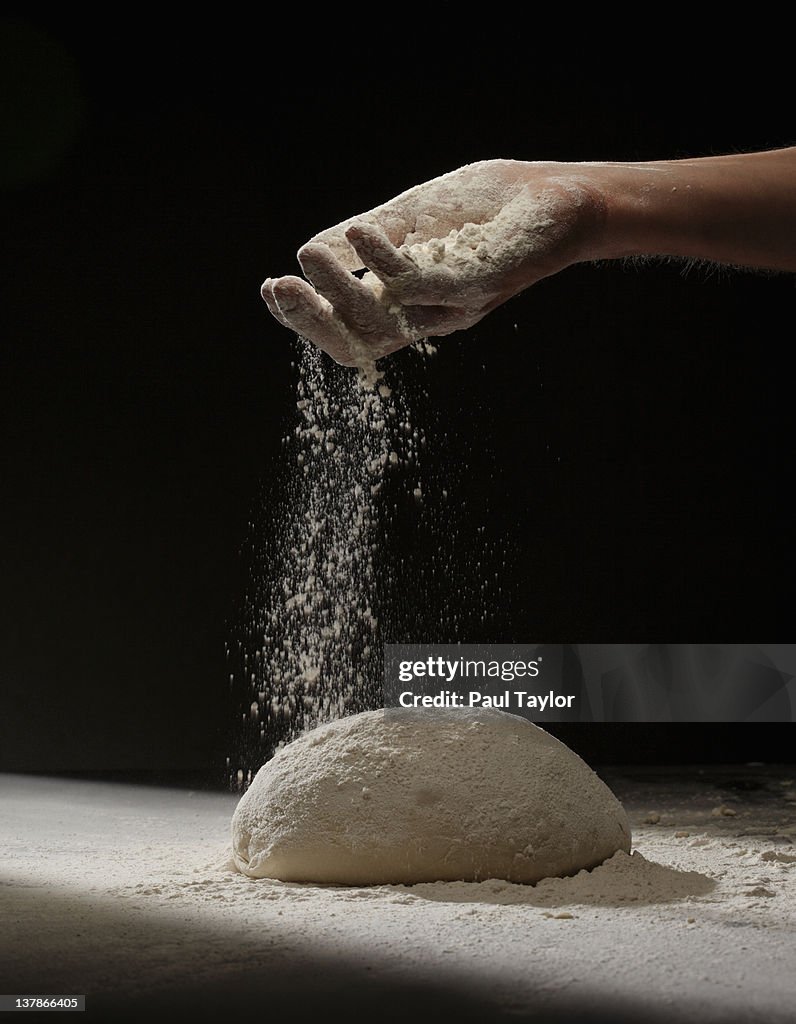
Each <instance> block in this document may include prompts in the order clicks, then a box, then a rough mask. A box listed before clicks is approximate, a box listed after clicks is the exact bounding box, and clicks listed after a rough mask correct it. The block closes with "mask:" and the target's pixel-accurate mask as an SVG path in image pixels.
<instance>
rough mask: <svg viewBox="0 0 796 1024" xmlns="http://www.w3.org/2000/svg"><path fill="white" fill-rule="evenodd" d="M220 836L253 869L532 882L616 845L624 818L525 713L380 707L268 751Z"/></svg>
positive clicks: (291, 876) (343, 876)
mask: <svg viewBox="0 0 796 1024" xmlns="http://www.w3.org/2000/svg"><path fill="white" fill-rule="evenodd" d="M232 841H233V853H234V858H235V863H236V865H237V867H238V869H239V870H240V871H242V872H244V873H245V874H247V875H250V876H251V877H254V878H277V879H282V880H283V881H295V882H320V883H338V884H344V885H379V884H389V883H405V884H412V883H415V882H434V881H456V880H461V881H482V880H484V879H487V878H502V879H506V880H508V881H511V882H531V883H532V882H537V881H539V880H540V879H542V878H546V877H549V876H565V875H573V874H575V873H576V872H578V871H580V870H581V869H583V868H593V867H596V866H597V865H598V864H601V863H602V862H603V861H605V860H606V859H607V858H608V857H610V856H612V855H613V854H614V853H616V851H617V850H623V851H625V852H629V851H630V827H629V825H628V821H627V817H626V815H625V812H624V810H623V808H622V806H621V804H620V803H619V801H618V800H617V799H616V797H615V796H614V795H613V793H611V791H610V790H609V789H608V787H607V786H606V785H605V784H604V783H603V782H602V781H601V780H600V779H599V778H598V777H597V776H596V775H595V774H594V772H593V771H591V769H590V768H589V767H588V766H587V765H586V764H585V763H584V762H583V761H582V760H581V759H580V758H579V757H578V756H577V754H575V753H573V751H571V750H570V749H569V748H568V747H566V746H564V744H563V743H560V742H559V741H558V740H557V739H555V738H554V737H552V736H550V735H549V734H548V733H546V732H544V730H542V729H540V728H538V727H537V726H535V725H532V724H531V723H530V722H528V721H526V720H525V719H522V718H519V717H517V716H515V715H509V714H506V713H504V712H501V711H494V710H482V709H455V710H447V711H446V710H438V709H430V710H417V709H400V710H399V709H389V710H382V711H366V712H363V713H361V714H358V715H352V716H351V717H349V718H344V719H341V720H339V721H336V722H330V723H329V724H327V725H323V726H320V727H319V728H317V729H315V730H313V731H312V732H310V733H307V734H306V735H304V736H302V737H301V738H300V739H298V740H296V741H294V742H293V743H290V744H289V745H288V746H286V747H283V748H282V749H281V750H280V751H278V753H277V754H276V756H275V757H274V758H273V759H272V760H271V761H269V762H268V763H267V764H266V765H264V767H263V768H261V769H260V771H259V773H258V774H257V776H256V777H255V779H254V782H253V783H252V785H251V787H250V788H249V790H248V791H247V792H246V794H245V795H244V796H243V798H242V799H241V801H240V803H239V804H238V807H237V809H236V810H235V814H234V816H233V820H232Z"/></svg>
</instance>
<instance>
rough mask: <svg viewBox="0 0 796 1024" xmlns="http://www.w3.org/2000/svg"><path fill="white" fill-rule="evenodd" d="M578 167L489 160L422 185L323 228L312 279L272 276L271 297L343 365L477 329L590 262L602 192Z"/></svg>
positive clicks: (308, 249)
mask: <svg viewBox="0 0 796 1024" xmlns="http://www.w3.org/2000/svg"><path fill="white" fill-rule="evenodd" d="M576 169H577V165H571V164H570V165H567V164H538V163H524V162H521V161H515V160H486V161H482V162H480V163H475V164H469V165H467V166H466V167H462V168H460V169H459V170H457V171H453V172H452V173H451V174H446V175H444V176H443V177H441V178H435V179H434V180H433V181H429V182H427V183H425V184H423V185H418V186H416V187H415V188H412V189H410V190H409V191H408V192H404V193H402V194H401V195H399V196H397V197H396V198H395V199H392V200H391V201H390V202H388V203H385V204H384V205H383V206H378V207H376V208H375V209H373V210H370V211H369V212H367V213H363V214H361V215H360V216H358V217H352V218H350V219H349V220H346V221H343V223H341V224H338V225H336V226H335V227H333V228H329V229H327V230H326V231H322V232H321V233H320V234H318V235H315V237H314V238H312V239H311V240H310V241H309V242H307V243H306V245H304V246H302V248H301V249H300V250H299V253H298V259H299V262H300V264H301V268H302V270H303V271H304V274H305V275H306V277H307V279H308V280H309V282H310V283H309V284H308V283H307V281H305V280H303V279H302V278H300V277H293V276H289V277H280V278H269V279H268V280H266V282H265V283H264V284H263V287H262V295H263V298H264V299H265V302H266V303H267V305H268V308H269V310H270V311H271V313H273V315H274V316H275V317H276V319H277V320H278V321H279V322H280V323H281V324H283V325H284V326H285V327H288V328H289V329H290V330H292V331H295V332H296V333H297V334H300V335H303V336H304V337H306V338H308V339H309V340H310V341H313V342H314V343H315V344H316V345H317V346H318V347H319V348H321V349H323V350H324V351H326V352H328V353H329V355H331V356H332V357H333V358H334V359H336V360H337V361H338V362H339V363H343V364H344V365H346V366H370V367H372V366H373V364H374V363H375V360H376V359H379V358H381V357H382V356H385V355H388V354H389V353H391V352H394V351H396V350H397V349H400V348H403V347H404V346H406V345H410V344H412V343H413V342H415V341H417V340H419V339H421V338H425V337H428V336H430V335H431V336H440V335H446V334H451V333H453V332H454V331H460V330H464V329H466V328H468V327H472V325H473V324H475V323H477V322H478V321H479V320H481V319H482V318H483V317H484V316H486V314H487V313H489V312H490V311H491V310H493V309H494V308H495V307H496V306H499V305H500V304H501V303H503V302H505V301H506V300H507V299H509V298H511V297H512V296H513V295H516V294H517V293H518V292H520V291H522V290H523V289H524V288H527V287H528V286H529V285H531V284H533V283H534V282H535V281H538V280H539V279H541V278H543V277H548V276H549V275H551V274H555V273H556V272H557V271H559V270H562V269H563V268H564V267H566V266H569V265H570V264H572V263H576V262H579V261H580V260H583V259H589V258H592V248H593V246H592V241H593V239H594V238H595V237H596V236H597V234H599V229H600V225H601V221H602V202H601V196H600V193H599V190H597V189H594V188H593V187H591V185H590V183H589V182H588V180H587V179H586V178H583V177H582V176H580V175H578V174H576V173H573V171H574V170H576ZM363 268H367V273H366V274H365V275H364V276H363V277H361V278H360V277H357V276H355V274H354V273H352V271H358V270H362V269H363Z"/></svg>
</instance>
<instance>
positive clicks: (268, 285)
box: [260, 277, 291, 330]
mask: <svg viewBox="0 0 796 1024" xmlns="http://www.w3.org/2000/svg"><path fill="white" fill-rule="evenodd" d="M260 295H262V297H263V300H264V301H265V304H266V306H268V311H269V312H270V314H271V315H272V316H273V317H275V318H276V319H277V320H278V321H279V323H280V324H282V326H283V327H287V329H288V330H291V327H290V324H289V323H288V322H287V320H285V318H284V317H283V316H282V314H281V312H280V311H279V306H278V305H277V303H276V296H275V295H274V282H273V280H272V278H270V277H267V278H266V279H265V281H263V286H262V288H261V289H260Z"/></svg>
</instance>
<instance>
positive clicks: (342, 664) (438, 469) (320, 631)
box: [227, 343, 499, 789]
mask: <svg viewBox="0 0 796 1024" xmlns="http://www.w3.org/2000/svg"><path fill="white" fill-rule="evenodd" d="M435 354H436V353H435V350H434V349H431V350H429V348H427V347H426V346H423V345H418V346H415V348H414V349H413V350H411V351H407V352H405V353H402V354H401V357H392V358H391V359H390V360H388V361H387V363H388V365H387V368H386V372H385V373H384V374H383V375H382V376H381V377H380V379H379V380H378V381H377V382H376V383H375V385H372V384H368V383H366V382H363V379H362V376H361V375H360V374H358V373H357V372H356V371H352V370H350V369H346V368H343V367H339V366H337V365H336V364H334V363H332V361H331V360H329V359H328V357H327V356H325V355H323V354H321V353H320V352H319V351H318V350H317V349H316V348H315V347H314V346H312V345H310V344H309V343H302V348H301V351H300V354H299V358H298V361H297V364H296V365H297V370H298V380H297V385H296V413H295V422H294V424H293V425H292V428H291V429H290V431H289V433H288V434H287V436H285V437H284V438H283V460H282V461H283V467H282V468H283V469H284V473H283V476H284V479H283V480H282V481H281V482H280V483H279V484H278V485H275V486H273V487H272V488H271V489H270V490H269V491H268V492H267V493H265V494H264V495H263V498H262V503H261V508H260V511H259V514H258V515H257V516H256V517H255V518H256V520H257V521H256V522H255V523H254V524H253V530H252V535H251V538H250V543H249V547H250V552H249V561H250V569H249V572H250V583H249V592H248V594H247V596H246V601H245V608H244V612H243V620H244V621H243V624H242V628H240V629H239V630H238V638H237V639H236V640H234V641H233V642H231V643H230V644H229V645H228V650H227V658H228V663H229V684H230V689H231V691H232V694H233V699H234V700H235V701H236V703H237V705H238V707H239V711H238V714H239V718H238V724H237V727H236V733H237V736H238V739H237V749H236V751H235V753H234V754H233V755H232V756H231V757H230V758H228V764H227V770H228V775H229V781H230V784H231V785H232V787H233V788H237V789H245V788H246V787H247V786H248V784H249V782H250V781H251V778H252V777H253V774H254V773H255V772H256V771H257V769H258V768H259V767H260V765H261V764H262V763H263V762H264V761H265V760H267V759H268V758H269V757H270V756H271V755H272V754H273V752H274V750H275V749H276V748H277V747H279V746H281V745H283V744H284V743H286V742H290V741H291V740H293V739H295V738H297V737H298V736H299V735H301V734H302V733H303V732H305V731H307V730H309V729H312V728H314V727H315V726H316V725H318V724H320V723H324V722H329V721H333V720H336V719H339V718H343V717H345V716H347V715H351V714H355V713H357V712H360V711H365V710H371V709H375V708H379V707H381V706H382V705H383V696H382V684H383V657H384V644H385V643H396V642H418V643H420V642H437V643H442V642H449V643H450V642H457V641H459V640H462V641H464V640H469V639H473V631H472V627H473V624H474V623H475V624H479V625H480V623H482V622H483V621H484V620H485V618H487V617H488V612H487V608H488V606H489V605H490V604H491V603H492V599H493V597H494V595H493V593H492V592H493V591H495V590H497V589H499V574H498V573H495V572H492V571H490V572H488V573H487V572H486V563H487V562H488V563H489V565H490V567H491V568H494V566H493V565H492V563H493V562H494V561H495V558H496V557H499V550H498V548H499V545H494V546H493V547H490V542H489V540H488V537H487V536H486V535H485V534H484V527H483V524H480V523H479V524H476V525H474V526H472V527H471V528H470V529H469V530H468V527H467V522H466V521H467V515H468V513H467V510H466V509H464V508H462V507H459V505H458V504H457V494H458V488H459V484H458V482H459V479H460V477H461V472H462V470H461V469H459V468H457V467H460V466H466V459H463V458H461V457H457V458H453V459H449V458H447V457H446V455H448V454H449V453H448V452H447V451H446V444H447V440H448V434H449V433H450V431H447V430H446V429H445V427H444V425H443V424H441V423H439V422H438V421H437V420H436V419H435V414H434V403H433V402H432V401H431V400H430V398H429V391H428V389H427V387H428V385H427V384H424V385H422V386H417V385H416V384H415V382H414V380H413V372H412V371H413V369H414V368H417V370H419V371H422V372H421V373H420V375H419V376H420V379H424V378H425V377H426V376H427V374H426V372H425V371H426V370H427V368H428V366H429V365H430V361H433V357H434V355H435ZM404 357H405V358H404ZM394 379H398V381H399V383H398V385H397V386H394V385H393V383H392V382H393V380H394ZM427 436H431V437H433V439H434V451H433V452H430V451H429V445H428V443H427ZM478 548H480V549H481V552H480V554H479V552H478V550H477V549H478ZM475 639H480V637H478V636H475Z"/></svg>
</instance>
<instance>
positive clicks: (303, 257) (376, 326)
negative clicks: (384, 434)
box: [299, 242, 396, 336]
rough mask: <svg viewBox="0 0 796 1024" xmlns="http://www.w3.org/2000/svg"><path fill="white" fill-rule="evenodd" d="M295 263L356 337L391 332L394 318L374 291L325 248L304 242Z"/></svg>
mask: <svg viewBox="0 0 796 1024" xmlns="http://www.w3.org/2000/svg"><path fill="white" fill-rule="evenodd" d="M299 260H300V261H301V269H302V270H303V271H304V273H305V275H306V276H307V277H308V278H309V280H310V281H311V282H312V284H313V285H314V286H315V289H316V291H318V292H319V293H320V294H321V295H322V296H323V297H324V298H325V299H326V300H327V301H328V302H329V303H331V305H332V306H333V307H334V310H335V312H336V313H337V315H338V316H339V317H341V318H342V320H343V321H344V322H345V324H346V325H347V326H348V327H349V328H351V329H352V330H354V331H356V332H357V333H358V334H360V335H382V336H383V335H389V334H394V333H395V330H396V325H395V318H394V316H391V315H390V314H389V312H388V309H387V307H386V305H385V303H384V302H382V301H380V298H379V295H378V294H377V292H376V291H374V289H373V288H372V287H369V286H368V285H367V284H365V283H364V281H361V280H360V279H359V278H357V277H354V275H353V274H350V273H349V272H348V271H347V270H345V269H344V268H343V267H342V266H341V265H340V262H339V261H338V260H337V259H336V257H335V256H334V253H333V252H332V250H331V249H330V248H329V247H328V246H327V245H323V244H321V243H319V242H315V243H313V242H308V243H307V245H305V246H304V247H303V248H302V249H300V250H299Z"/></svg>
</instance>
